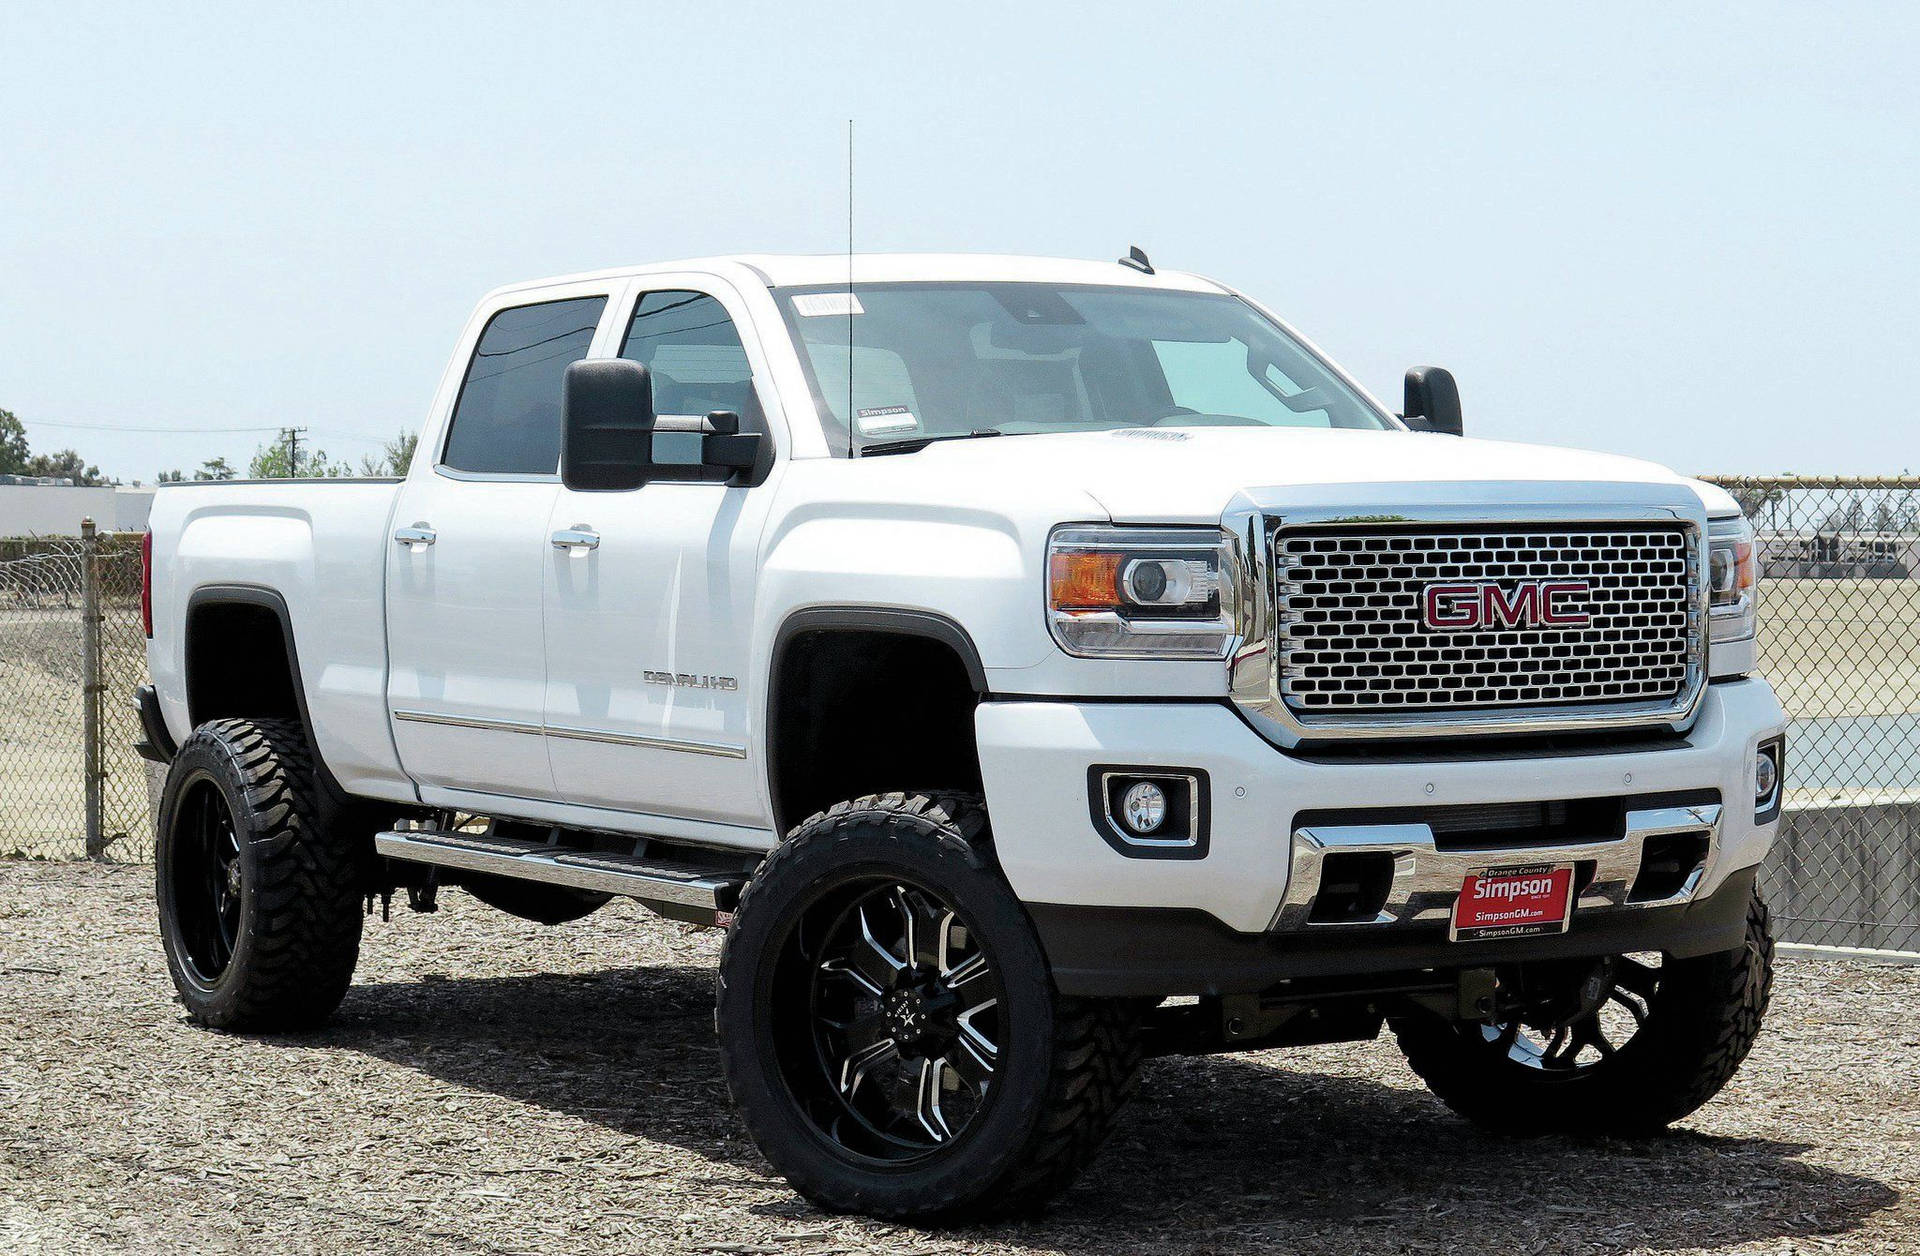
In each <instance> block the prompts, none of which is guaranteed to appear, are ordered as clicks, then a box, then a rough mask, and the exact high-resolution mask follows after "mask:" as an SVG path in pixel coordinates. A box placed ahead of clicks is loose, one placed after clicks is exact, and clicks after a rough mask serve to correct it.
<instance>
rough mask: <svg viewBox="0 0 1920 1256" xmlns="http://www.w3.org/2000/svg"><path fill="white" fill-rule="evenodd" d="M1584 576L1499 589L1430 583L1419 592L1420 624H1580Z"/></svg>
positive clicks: (1442, 627)
mask: <svg viewBox="0 0 1920 1256" xmlns="http://www.w3.org/2000/svg"><path fill="white" fill-rule="evenodd" d="M1587 592H1588V585H1587V582H1586V581H1584V580H1523V581H1521V582H1520V583H1518V584H1515V585H1513V586H1512V587H1511V588H1507V589H1503V588H1501V587H1500V586H1499V585H1497V584H1493V583H1490V582H1481V581H1476V582H1471V583H1469V582H1462V583H1460V584H1430V585H1428V586H1427V587H1426V588H1425V589H1424V590H1422V592H1421V595H1420V623H1421V624H1422V626H1424V627H1427V628H1431V629H1433V630H1434V631H1436V632H1471V631H1473V630H1475V629H1479V628H1585V627H1586V626H1587V625H1588V624H1590V623H1592V622H1593V616H1592V615H1591V614H1589V613H1588V612H1587Z"/></svg>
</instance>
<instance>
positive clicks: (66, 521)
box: [0, 484, 153, 537]
mask: <svg viewBox="0 0 1920 1256" xmlns="http://www.w3.org/2000/svg"><path fill="white" fill-rule="evenodd" d="M152 507H153V490H152V489H150V488H66V487H61V486H57V485H47V484H0V537H20V536H79V535H80V521H81V520H82V519H88V518H90V519H92V520H93V521H94V523H95V524H97V525H99V528H100V530H101V531H102V532H144V531H145V530H146V527H147V513H148V511H150V510H151V509H152Z"/></svg>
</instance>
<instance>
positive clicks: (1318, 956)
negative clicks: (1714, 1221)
mask: <svg viewBox="0 0 1920 1256" xmlns="http://www.w3.org/2000/svg"><path fill="white" fill-rule="evenodd" d="M1404 411H1405V413H1404V414H1403V415H1397V416H1396V415H1394V414H1392V413H1390V412H1389V411H1388V410H1386V409H1385V408H1384V407H1383V406H1382V405H1380V403H1378V402H1377V401H1375V400H1374V399H1373V398H1371V397H1370V396H1368V395H1367V393H1366V392H1365V391H1364V390H1362V389H1361V388H1360V387H1359V386H1358V385H1357V384H1356V383H1355V382H1354V381H1353V380H1352V379H1350V378H1349V377H1348V376H1346V375H1345V374H1343V373H1342V372H1341V371H1340V370H1339V368H1337V367H1336V366H1334V365H1333V364H1332V363H1331V362H1330V361H1329V360H1328V359H1327V358H1326V357H1324V356H1323V355H1322V354H1321V353H1320V352H1319V351H1318V350H1316V349H1315V348H1314V347H1313V346H1312V345H1311V344H1309V343H1308V342H1307V341H1305V340H1304V339H1302V338H1301V337H1300V336H1298V335H1297V334H1296V333H1294V332H1293V331H1292V330H1290V329H1289V328H1288V327H1287V326H1286V325H1285V324H1284V323H1282V322H1281V321H1280V320H1279V319H1277V318H1276V317H1275V316H1273V315H1272V314H1270V313H1269V312H1267V311H1266V310H1265V309H1264V308H1263V307H1261V306H1260V305H1259V304H1257V303H1255V302H1254V301H1252V300H1250V299H1248V298H1247V297H1245V296H1243V295H1241V294H1240V293H1237V292H1235V291H1233V290H1232V289H1230V288H1227V287H1224V286H1222V285H1220V284H1218V283H1215V282H1213V281H1210V280H1207V279H1203V278H1200V277H1197V276H1193V275H1185V274H1176V273H1172V272H1169V271H1157V272H1156V271H1155V270H1153V269H1152V267H1151V265H1150V263H1148V262H1146V260H1145V259H1144V258H1143V257H1135V258H1133V259H1130V261H1129V262H1128V263H1125V264H1121V265H1112V264H1095V263H1089V262H1074V261H1053V260H1039V259H1012V258H992V257H943V256H900V257H880V256H874V257H861V258H856V259H846V258H798V257H794V258H790V257H732V258H723V259H718V260H707V261H698V262H682V263H674V264H670V265H658V266H647V267H640V268H636V269H626V270H615V271H606V272H602V273H598V274H591V275H584V276H578V277H570V278H563V279H554V280H547V281H542V282H538V283H531V284H524V285H518V286H515V287H511V288H505V289H501V290H500V291H498V292H495V293H493V294H492V295H490V296H488V297H487V298H486V299H485V300H484V301H482V302H481V303H480V306H479V308H478V309H477V310H476V311H475V312H474V315H473V317H472V319H471V320H470V321H469V323H468V324H467V327H466V330H465V331H464V332H463V333H462V334H461V337H460V341H459V344H458V347H457V349H456V352H455V354H454V357H453V360H452V364H451V365H450V367H449V368H448V370H447V373H446V375H445V377H444V379H443V380H442V382H441V385H440V389H439V392H438V395H437V397H436V398H435V401H434V404H433V409H432V412H431V414H430V415H429V417H428V420H427V424H426V427H425V430H424V432H423V433H422V438H421V440H420V443H419V452H418V454H417V455H416V457H415V459H414V462H413V465H412V467H411V469H410V471H409V473H408V475H407V476H406V477H405V478H404V479H401V480H378V481H359V482H329V483H284V482H283V483H207V484H188V485H172V486H167V487H165V488H164V490H163V491H162V492H161V493H160V494H159V496H158V498H157V499H156V502H155V505H154V510H153V524H152V527H153V531H152V533H151V535H150V536H149V538H148V541H149V546H150V548H149V562H148V603H149V608H150V609H149V614H150V626H149V634H150V636H151V637H152V640H151V643H150V646H149V662H150V664H151V668H152V676H153V681H154V683H153V685H152V686H151V687H150V688H148V689H146V690H143V691H142V693H141V694H140V696H139V701H140V705H141V710H142V714H143V717H144V727H145V729H146V737H147V742H146V749H147V751H148V753H150V754H151V755H152V756H154V757H157V758H160V759H162V760H164V761H167V762H169V763H170V765H171V766H170V770H169V772H168V777H167V784H166V789H165V794H164V798H163V801H162V804H161V811H160V817H159V826H158V829H159V848H158V898H159V914H160V924H161V931H162V936H163V939H164V942H165V946H166V952H167V957H168V961H169V964H170V967H171V971H172V975H173V978H174V981H175V983H176V985H177V986H178V988H179V992H180V996H181V999H182V1000H183V1001H184V1003H185V1005H186V1008H187V1011H188V1013H189V1015H190V1016H191V1017H192V1018H193V1019H195V1020H196V1021H199V1022H201V1023H203V1024H206V1025H210V1026H213V1027H216V1028H222V1029H233V1030H285V1029H288V1028H294V1027H301V1026H311V1025H315V1024H317V1023H319V1022H321V1021H323V1020H325V1019H326V1018H327V1017H328V1015H329V1014H330V1013H332V1011H333V1010H334V1008H335V1007H336V1005H337V1004H338V1003H339V1001H340V999H341V998H342V996H343V994H344V993H345V991H346V989H347V987H348V983H349V982H350V980H351V978H352V974H353V969H354V964H355V961H356V958H357V954H358V949H359V943H360V936H361V928H362V921H363V919H364V915H365V910H366V909H368V908H370V906H371V904H372V902H373V901H374V899H375V898H378V897H389V898H390V897H391V896H392V895H394V894H395V893H399V892H402V891H404V892H405V893H406V895H407V896H408V898H409V899H410V900H411V901H412V903H413V904H414V905H415V906H419V907H427V906H431V903H432V899H433V897H434V895H435V894H436V893H437V892H438V891H439V890H440V889H441V888H443V887H449V886H453V887H459V888H461V889H463V890H465V891H466V892H468V893H470V894H472V895H474V896H475V897H477V898H479V899H480V900H482V901H483V902H486V903H488V904H491V905H493V906H495V907H498V908H502V909H504V910H506V911H509V912H512V913H514V914H516V915H519V916H523V917H527V918H530V919H533V920H539V921H544V922H548V923H560V922H564V921H569V920H574V919H576V918H579V917H582V916H585V915H586V914H587V913H589V912H591V911H593V910H594V909H595V908H597V907H599V906H600V905H601V904H603V903H605V902H606V901H607V900H608V899H609V898H610V897H611V896H614V895H626V896H630V897H632V898H635V899H637V900H639V901H640V902H642V903H645V904H647V905H648V906H650V907H652V908H654V909H656V910H658V911H660V912H661V913H663V914H665V915H668V916H671V917H673V918H675V919H678V920H683V921H691V922H695V923H700V924H708V925H715V926H719V927H722V928H724V929H725V930H726V931H727V933H726V941H725V946H724V950H723V952H722V959H721V963H720V970H719V981H718V1013H717V1025H718V1031H719V1037H720V1043H721V1047H722V1060H723V1065H724V1069H725V1073H726V1078H727V1082H728V1085H729V1087H730V1089H731V1092H732V1095H733V1097H734V1099H735V1101H736V1103H737V1104H738V1106H739V1108H740V1111H741V1114H742V1116H743V1117H744V1119H745V1121H746V1124H747V1127H748V1128H749V1130H750V1131H751V1132H752V1135H753V1137H754V1139H755V1140H756V1141H757V1143H758V1144H759V1146H760V1148H761V1150H762V1151H763V1152H764V1153H765V1154H766V1156H767V1158H768V1159H769V1160H770V1161H771V1162H772V1163H773V1164H774V1165H775V1166H776V1167H777V1168H778V1169H779V1170H780V1171H781V1172H782V1173H784V1174H785V1175H786V1176H787V1177H788V1178H789V1179H790V1180H791V1181H792V1182H793V1184H794V1185H795V1186H796V1187H797V1188H798V1189H799V1190H800V1191H802V1192H803V1193H804V1194H806V1195H807V1196H808V1197H810V1198H812V1199H813V1200H815V1201H817V1202H818V1203H820V1204H821V1205H823V1206H825V1207H828V1208H834V1209H851V1210H860V1211H865V1212H869V1213H874V1214H879V1215H884V1216H890V1217H901V1218H922V1219H927V1218H943V1219H954V1218H960V1217H966V1216H977V1215H981V1214H984V1213H1004V1212H1008V1211H1015V1210H1020V1209H1027V1208H1032V1207H1035V1206H1037V1205H1038V1204H1040V1203H1041V1202H1043V1201H1045V1200H1046V1199H1047V1198H1049V1197H1050V1196H1052V1195H1053V1194H1054V1193H1056V1192H1058V1191H1059V1190H1061V1189H1062V1188H1063V1187H1064V1186H1065V1185H1066V1184H1067V1183H1068V1182H1069V1181H1070V1180H1071V1179H1072V1178H1073V1176H1074V1175H1075V1174H1076V1173H1077V1172H1078V1171H1079V1169H1080V1168H1081V1167H1082V1166H1083V1165H1085V1163H1086V1162H1087V1161H1088V1159H1089V1158H1090V1157H1091V1156H1092V1154H1093V1153H1094V1151H1095V1149H1096V1148H1097V1147H1098V1145H1099V1143H1100V1142H1101V1140H1102V1138H1103V1137H1104V1136H1105V1134H1106V1133H1107V1131H1108V1129H1109V1127H1110V1126H1111V1124H1112V1122H1113V1120H1114V1116H1115V1113H1116V1112H1117V1111H1118V1109H1119V1108H1120V1106H1121V1104H1122V1102H1123V1101H1124V1100H1125V1098H1126V1097H1127V1095H1128V1093H1129V1092H1130V1091H1131V1090H1132V1089H1133V1087H1134V1084H1135V1077H1136V1072H1137V1069H1138V1066H1139V1062H1140V1060H1141V1058H1142V1056H1143V1054H1154V1053H1169V1052H1208V1051H1223V1050H1246V1049H1255V1048H1265V1047H1276V1046H1285V1045H1292V1044H1303V1043H1316V1042H1328V1041H1339V1040H1357V1039H1367V1038H1372V1037H1374V1036H1375V1035H1377V1034H1378V1033H1379V1032H1380V1030H1381V1028H1382V1027H1383V1025H1385V1026H1390V1027H1391V1028H1392V1030H1393V1032H1394V1034H1395V1036H1396V1037H1397V1038H1398V1040H1399V1043H1400V1045H1401V1046H1402V1047H1403V1048H1404V1050H1405V1051H1406V1053H1407V1056H1408V1058H1409V1059H1410V1061H1411V1062H1412V1064H1413V1067H1414V1068H1415V1069H1416V1070H1417V1071H1418V1072H1419V1073H1420V1075H1421V1076H1422V1077H1423V1078H1425V1079H1426V1081H1427V1083H1428V1084H1429V1085H1430V1086H1431V1087H1432V1088H1433V1090H1434V1091H1435V1092H1436V1093H1437V1094H1438V1095H1439V1096H1440V1097H1441V1098H1442V1099H1444V1100H1445V1101H1446V1102H1447V1103H1448V1104H1449V1105H1451V1106H1452V1107H1453V1108H1454V1109H1456V1110H1457V1111H1459V1112H1460V1113H1462V1114H1463V1115H1465V1116H1466V1117H1468V1118H1470V1119H1472V1120H1474V1121H1476V1122H1478V1123H1480V1124H1482V1125H1485V1126H1488V1127H1491V1128H1494V1129H1498V1130H1503V1131H1509V1132H1513V1133H1521V1134H1529V1133H1543V1132H1551V1131H1586V1132H1599V1133H1609V1134H1635V1133H1641V1132H1646V1131H1651V1130H1654V1129H1657V1128H1659V1127H1661V1126H1664V1125H1666V1124H1668V1123H1669V1122H1672V1121H1675V1120H1678V1119H1680V1118H1682V1117H1684V1116H1686V1115H1687V1114H1688V1113H1690V1112H1692V1111H1693V1110H1694V1109H1696V1108H1698V1107H1699V1106H1700V1105H1701V1104H1703V1103H1705V1102H1706V1101H1707V1100H1708V1099H1709V1098H1711V1097H1712V1096H1713V1094H1714V1093H1715V1092H1716V1091H1718V1090H1719V1088H1720V1087H1721V1086H1722V1085H1723V1084H1724V1083H1725V1082H1726V1080H1727V1079H1728V1077H1729V1076H1730V1075H1731V1074H1732V1072H1733V1071H1734V1069H1735V1068H1736V1067H1737V1066H1738V1064H1739V1063H1740V1061H1741V1059H1742V1058H1743V1057H1744V1056H1745V1054H1746V1052H1747V1049H1748V1047H1749V1046H1750V1045H1751V1043H1752V1042H1753V1039H1754V1036H1755V1034H1756V1033H1757V1032H1758V1030H1759V1026H1760V1020H1761V1017H1762V1015H1763V1013H1764V1011H1765V1008H1766V1003H1767V994H1768V988H1769V983H1770V980H1771V955H1772V949H1771V948H1772V944H1771V942H1770V940H1769V937H1768V931H1767V916H1766V909H1765V907H1764V906H1763V904H1762V903H1761V900H1760V898H1759V897H1758V895H1757V893H1756V891H1755V884H1754V882H1755V870H1756V868H1757V867H1758V865H1759V864H1760V862H1761V859H1762V857H1763V856H1764V855H1765V853H1766V850H1767V847H1768V844H1769V843H1770V842H1771V841H1772V840H1773V837H1774V833H1775V830H1776V826H1777V820H1778V816H1779V805H1780V789H1781V779H1782V769H1783V766H1784V764H1783V762H1782V754H1783V733H1784V727H1785V723H1784V719H1783V716H1782V713H1781V708H1780V706H1779V704H1778V703H1777V702H1776V701H1775V698H1774V695H1773V692H1772V690H1771V689H1770V688H1769V687H1768V685H1767V683H1766V681H1764V680H1762V679H1760V678H1758V677H1757V676H1755V675H1754V674H1753V672H1754V667H1755V653H1756V651H1755V644H1754V607H1753V589H1754V578H1755V570H1754V555H1753V546H1752V535H1751V532H1750V530H1749V528H1748V526H1747V524H1746V522H1745V521H1744V520H1743V519H1742V518H1741V516H1740V512H1739V510H1738V508H1737V507H1736V505H1735V503H1734V502H1733V500H1732V499H1731V498H1729V497H1728V496H1727V495H1726V494H1724V493H1722V492H1721V491H1719V490H1718V489H1715V488H1712V487H1710V486H1708V485H1705V484H1701V483H1699V482H1697V481H1691V480H1688V479H1685V478H1682V477H1679V476H1676V475H1674V474H1672V473H1670V472H1668V471H1665V470H1663V469H1661V468H1659V467H1656V466H1651V465H1648V464H1646V463H1641V462H1636V461H1630V460H1628V459H1624V458H1617V457H1606V456H1600V455H1594V454H1586V453H1578V452H1572V451H1568V450H1561V449H1552V448H1544V447H1532V446H1524V445H1513V444H1499V443H1492V442H1481V441H1470V440H1465V439H1462V438H1461V437H1460V434H1459V433H1460V407H1459V399H1458V394H1457V392H1456V390H1455V387H1454V384H1453V380H1452V378H1451V376H1449V375H1448V374H1447V373H1446V372H1445V371H1442V370H1438V369H1434V368H1418V369H1415V370H1413V371H1410V372H1408V374H1407V378H1406V400H1405V406H1404ZM989 438H992V439H989Z"/></svg>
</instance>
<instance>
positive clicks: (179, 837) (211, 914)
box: [168, 777, 246, 985]
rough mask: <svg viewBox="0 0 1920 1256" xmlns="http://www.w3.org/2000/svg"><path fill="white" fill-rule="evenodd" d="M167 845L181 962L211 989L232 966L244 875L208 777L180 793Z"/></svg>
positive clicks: (229, 822) (234, 835) (223, 803)
mask: <svg viewBox="0 0 1920 1256" xmlns="http://www.w3.org/2000/svg"><path fill="white" fill-rule="evenodd" d="M172 841H173V859H172V861H171V865H172V866H171V869H170V871H169V884H168V890H169V893H170V896H171V898H172V900H173V917H174V929H175V931H176V933H177V935H178V937H179V950H180V959H181V961H182V962H183V963H184V964H185V965H186V966H187V967H188V968H189V969H190V970H191V971H192V975H193V976H194V977H195V978H197V979H198V980H199V981H200V982H201V983H203V984H206V985H212V984H213V983H214V982H216V981H218V980H219V979H220V975H221V974H222V973H224V972H225V971H226V970H227V965H228V964H230V963H232V962H233V949H234V946H235V945H236V943H237V940H238V938H239V934H240V904H241V900H242V897H243V896H244V894H245V881H246V877H245V872H244V870H243V861H242V860H241V858H240V834H239V830H238V828H237V827H236V826H235V825H234V822H233V813H232V812H231V811H230V810H229V809H228V807H227V799H226V795H225V794H223V793H222V792H221V791H220V787H219V785H218V784H217V783H215V782H214V780H213V779H212V778H211V777H201V778H200V779H197V780H194V781H191V782H189V783H188V785H187V786H186V788H185V789H183V790H182V791H181V794H180V803H179V807H178V808H177V810H176V812H175V819H174V823H173V834H172Z"/></svg>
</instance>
